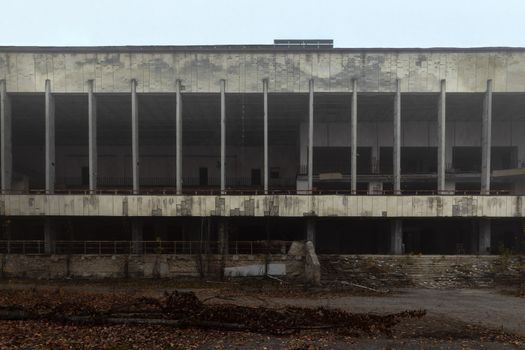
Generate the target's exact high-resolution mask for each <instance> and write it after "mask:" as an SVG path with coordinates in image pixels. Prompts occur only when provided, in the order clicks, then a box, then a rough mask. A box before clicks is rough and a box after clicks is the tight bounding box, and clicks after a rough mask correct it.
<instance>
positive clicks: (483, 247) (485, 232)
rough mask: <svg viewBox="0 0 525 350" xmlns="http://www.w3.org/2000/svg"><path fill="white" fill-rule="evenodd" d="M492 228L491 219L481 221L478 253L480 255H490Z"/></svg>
mask: <svg viewBox="0 0 525 350" xmlns="http://www.w3.org/2000/svg"><path fill="white" fill-rule="evenodd" d="M490 241H491V228H490V219H480V221H479V239H478V253H479V254H480V255H484V254H490V248H491V247H490Z"/></svg>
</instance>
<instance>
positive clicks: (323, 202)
mask: <svg viewBox="0 0 525 350" xmlns="http://www.w3.org/2000/svg"><path fill="white" fill-rule="evenodd" d="M522 202H523V196H345V195H313V196H309V195H275V196H273V195H268V196H264V195H253V196H252V195H244V196H241V195H239V196H146V195H144V196H125V195H0V215H6V216H260V217H262V216H281V217H302V216H309V215H315V216H320V217H421V218H423V217H493V218H505V217H524V216H525V208H524V207H523V206H522Z"/></svg>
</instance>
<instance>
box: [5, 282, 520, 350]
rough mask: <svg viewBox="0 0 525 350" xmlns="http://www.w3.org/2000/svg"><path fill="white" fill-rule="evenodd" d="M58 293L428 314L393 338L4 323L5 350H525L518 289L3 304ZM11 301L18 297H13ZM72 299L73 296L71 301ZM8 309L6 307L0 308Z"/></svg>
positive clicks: (102, 286)
mask: <svg viewBox="0 0 525 350" xmlns="http://www.w3.org/2000/svg"><path fill="white" fill-rule="evenodd" d="M13 290H14V291H27V290H36V291H46V290H47V291H50V290H51V291H59V293H61V295H64V294H65V295H66V296H67V295H68V293H71V295H74V293H80V292H81V293H91V294H94V295H95V297H96V296H100V297H101V298H102V296H107V295H111V294H117V293H125V294H127V295H130V296H135V297H136V296H148V297H159V296H161V295H162V294H163V293H164V291H171V290H191V291H194V292H195V294H196V295H197V297H198V298H199V299H201V300H206V303H208V304H234V305H242V306H250V307H258V306H262V307H268V308H275V309H279V308H282V307H284V306H289V305H292V306H301V307H312V308H313V307H317V306H322V307H326V308H337V309H341V310H344V311H348V312H352V313H373V314H387V313H396V312H401V311H404V310H420V309H424V310H426V311H427V315H426V316H424V317H423V318H421V319H407V320H405V321H403V322H401V323H400V324H398V325H396V326H395V327H394V329H393V333H392V335H384V334H379V335H377V334H376V335H363V334H351V335H348V334H339V333H338V332H336V331H333V330H303V331H300V332H297V333H295V334H292V335H286V336H275V335H267V334H258V333H249V332H231V331H230V332H226V331H217V330H205V329H172V328H170V327H169V326H144V325H140V326H139V325H135V326H134V325H125V326H123V325H72V324H67V323H58V322H44V321H0V349H112V350H116V349H118V350H125V349H146V348H147V349H171V350H174V349H479V348H483V349H508V348H516V349H525V298H520V297H517V296H516V295H515V294H513V292H512V290H511V291H510V292H509V291H506V292H502V291H501V290H496V289H453V290H443V289H398V290H395V291H393V292H392V293H388V294H377V293H364V292H363V291H362V290H337V291H333V290H326V289H323V290H315V291H304V290H302V289H298V288H290V287H287V286H282V285H279V284H278V283H261V282H260V281H255V282H254V283H244V282H243V283H236V282H233V283H218V282H209V283H208V282H172V281H162V282H157V281H117V282H115V281H111V282H109V281H108V282H83V281H80V282H79V281H69V282H43V281H3V282H1V283H0V297H2V294H4V295H3V297H4V299H3V300H5V295H6V293H13V292H12V291H13ZM10 295H12V294H10ZM72 298H73V297H72ZM0 306H1V305H0Z"/></svg>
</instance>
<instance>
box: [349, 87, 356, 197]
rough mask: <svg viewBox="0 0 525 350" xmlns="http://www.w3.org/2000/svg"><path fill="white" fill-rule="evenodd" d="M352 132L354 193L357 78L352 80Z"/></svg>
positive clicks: (353, 187)
mask: <svg viewBox="0 0 525 350" xmlns="http://www.w3.org/2000/svg"><path fill="white" fill-rule="evenodd" d="M350 124H351V128H350V133H351V137H350V139H351V142H352V145H351V152H352V155H351V158H352V159H351V163H352V164H351V169H352V174H351V190H352V194H356V193H357V80H356V79H354V80H352V107H351V116H350Z"/></svg>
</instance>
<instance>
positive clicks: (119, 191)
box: [0, 187, 525, 196]
mask: <svg viewBox="0 0 525 350" xmlns="http://www.w3.org/2000/svg"><path fill="white" fill-rule="evenodd" d="M0 194H4V195H9V194H11V195H17V194H18V195H21V194H26V195H27V194H29V195H38V194H47V192H46V190H44V189H29V190H27V189H26V190H7V191H5V190H4V191H0ZM53 194H57V195H90V194H97V195H176V194H177V191H176V189H175V188H171V187H170V188H141V189H140V190H139V192H138V193H133V190H132V189H129V188H99V189H96V190H94V191H90V190H89V189H86V188H74V189H73V188H72V189H55V191H54V193H53ZM265 194H268V195H358V196H364V195H370V196H388V195H405V196H436V195H440V196H479V195H487V196H507V195H525V193H514V192H512V191H509V190H492V191H488V192H482V191H480V190H452V191H450V190H444V191H438V190H401V191H393V190H380V191H378V190H374V191H373V192H370V191H368V190H357V191H351V190H350V189H337V190H332V189H314V190H296V189H269V190H268V191H267V192H266V193H265V191H264V190H263V189H261V188H245V189H242V188H227V189H225V190H224V191H221V190H220V189H218V188H183V189H182V195H201V196H218V195H230V196H239V195H265Z"/></svg>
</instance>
